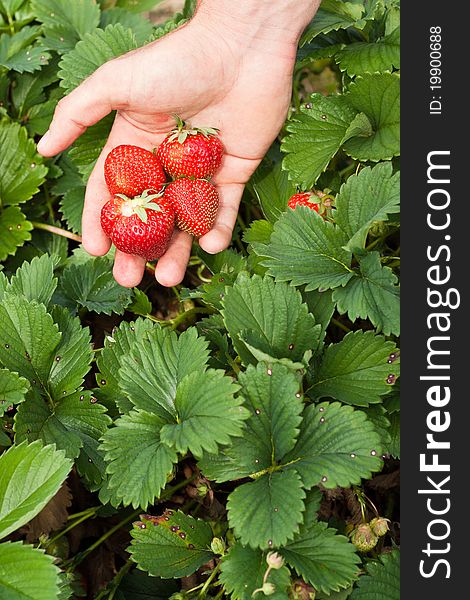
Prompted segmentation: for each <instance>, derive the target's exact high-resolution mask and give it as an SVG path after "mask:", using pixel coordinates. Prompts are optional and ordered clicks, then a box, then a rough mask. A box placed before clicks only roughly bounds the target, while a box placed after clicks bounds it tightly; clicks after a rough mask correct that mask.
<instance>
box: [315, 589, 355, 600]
mask: <svg viewBox="0 0 470 600" xmlns="http://www.w3.org/2000/svg"><path fill="white" fill-rule="evenodd" d="M352 591H353V588H352V587H348V588H347V589H345V590H341V591H340V592H332V593H331V594H322V593H321V592H319V593H318V594H317V598H318V600H348V598H349V596H350V595H351V592H352Z"/></svg>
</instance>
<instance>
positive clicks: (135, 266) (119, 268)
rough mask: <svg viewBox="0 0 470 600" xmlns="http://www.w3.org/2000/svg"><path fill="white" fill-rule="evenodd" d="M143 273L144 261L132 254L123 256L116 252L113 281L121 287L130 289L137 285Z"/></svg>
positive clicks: (122, 253)
mask: <svg viewBox="0 0 470 600" xmlns="http://www.w3.org/2000/svg"><path fill="white" fill-rule="evenodd" d="M144 271H145V259H144V258H141V257H140V256H134V255H133V254H125V253H124V252H120V251H119V250H116V256H115V258H114V268H113V275H114V279H115V280H116V281H117V282H118V283H119V284H120V285H122V286H123V287H127V288H131V287H135V286H136V285H139V283H140V282H141V281H142V277H143V276H144Z"/></svg>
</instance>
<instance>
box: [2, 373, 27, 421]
mask: <svg viewBox="0 0 470 600" xmlns="http://www.w3.org/2000/svg"><path fill="white" fill-rule="evenodd" d="M28 390H29V382H28V381H27V380H26V379H24V377H20V376H19V375H18V373H15V372H13V371H9V370H8V369H0V417H1V416H3V415H4V413H5V411H6V410H9V409H10V407H11V406H13V405H14V404H19V403H20V402H23V401H24V398H25V394H26V392H27V391H28Z"/></svg>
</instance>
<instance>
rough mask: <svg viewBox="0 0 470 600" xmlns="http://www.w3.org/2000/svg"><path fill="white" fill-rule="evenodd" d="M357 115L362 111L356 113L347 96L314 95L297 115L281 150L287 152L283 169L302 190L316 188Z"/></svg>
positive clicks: (288, 127)
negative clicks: (316, 183)
mask: <svg viewBox="0 0 470 600" xmlns="http://www.w3.org/2000/svg"><path fill="white" fill-rule="evenodd" d="M357 112H361V111H360V110H359V109H358V110H354V108H353V107H352V106H351V105H350V104H349V103H348V102H347V100H346V98H345V97H344V96H327V97H325V96H322V95H321V94H312V96H311V97H310V100H309V104H307V105H305V106H302V107H301V109H300V112H299V113H295V114H294V116H293V117H292V120H291V121H290V122H289V123H288V124H287V131H288V132H289V133H288V135H287V136H286V137H285V138H284V140H283V142H282V146H281V150H282V151H283V152H285V153H286V156H285V158H284V162H283V167H284V169H286V170H287V171H288V173H289V177H290V178H291V179H292V180H293V181H295V183H297V184H298V185H300V186H301V187H302V188H303V189H308V188H311V187H312V186H313V185H314V183H315V182H316V181H317V179H318V177H319V176H320V175H321V173H322V172H323V171H324V170H325V169H326V167H327V166H328V163H329V162H330V160H331V158H332V157H333V156H334V155H335V154H336V153H337V152H338V150H339V149H340V148H341V146H342V145H343V143H344V142H345V140H346V139H347V138H348V137H350V136H348V135H346V134H347V131H348V127H349V125H350V123H351V121H352V120H353V119H354V117H355V116H356V113H357ZM364 112H365V111H364ZM361 139H362V138H361Z"/></svg>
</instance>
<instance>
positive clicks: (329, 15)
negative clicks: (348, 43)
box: [301, 0, 364, 46]
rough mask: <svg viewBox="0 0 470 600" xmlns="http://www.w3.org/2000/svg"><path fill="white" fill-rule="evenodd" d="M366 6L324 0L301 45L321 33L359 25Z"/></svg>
mask: <svg viewBox="0 0 470 600" xmlns="http://www.w3.org/2000/svg"><path fill="white" fill-rule="evenodd" d="M363 12H364V6H363V5H362V4H361V3H356V2H343V1H342V0H323V2H322V4H321V7H320V8H319V9H318V11H317V14H316V15H315V18H314V19H313V21H312V22H311V23H310V25H309V27H308V28H307V29H306V31H305V32H304V34H303V36H302V39H301V45H302V46H303V45H304V44H306V43H308V42H311V41H312V40H313V38H315V37H316V36H317V35H320V34H321V33H328V32H330V31H337V30H338V29H348V28H349V27H353V26H359V28H360V25H361V24H360V22H359V20H360V19H361V17H362V15H363Z"/></svg>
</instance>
